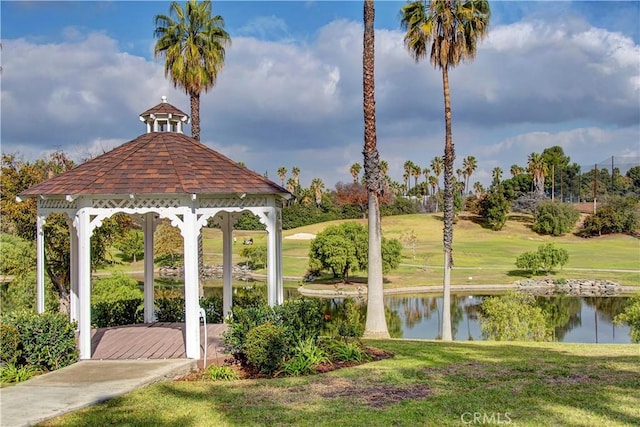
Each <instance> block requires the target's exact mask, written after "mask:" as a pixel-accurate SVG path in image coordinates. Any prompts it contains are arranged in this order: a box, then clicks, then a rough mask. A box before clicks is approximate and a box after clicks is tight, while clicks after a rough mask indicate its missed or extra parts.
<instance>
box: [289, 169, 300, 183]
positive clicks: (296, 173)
mask: <svg viewBox="0 0 640 427" xmlns="http://www.w3.org/2000/svg"><path fill="white" fill-rule="evenodd" d="M291 173H292V174H293V181H294V182H295V183H296V186H298V185H300V168H299V167H297V166H294V167H292V168H291Z"/></svg>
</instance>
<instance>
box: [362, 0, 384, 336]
mask: <svg viewBox="0 0 640 427" xmlns="http://www.w3.org/2000/svg"><path fill="white" fill-rule="evenodd" d="M374 19H375V8H374V4H373V0H365V2H364V37H363V54H362V82H363V84H362V87H363V110H364V152H363V153H362V154H363V155H364V175H365V182H366V185H367V201H368V206H369V220H368V223H369V253H368V261H369V265H368V269H367V283H368V286H367V320H366V323H365V330H364V336H365V337H366V338H389V331H388V329H387V320H386V318H385V314H384V289H383V284H382V233H381V228H380V206H379V201H378V196H379V195H380V194H382V191H383V188H384V187H383V182H382V176H381V174H380V157H379V154H378V149H377V141H376V101H375V81H374V47H375V41H374V25H373V24H374Z"/></svg>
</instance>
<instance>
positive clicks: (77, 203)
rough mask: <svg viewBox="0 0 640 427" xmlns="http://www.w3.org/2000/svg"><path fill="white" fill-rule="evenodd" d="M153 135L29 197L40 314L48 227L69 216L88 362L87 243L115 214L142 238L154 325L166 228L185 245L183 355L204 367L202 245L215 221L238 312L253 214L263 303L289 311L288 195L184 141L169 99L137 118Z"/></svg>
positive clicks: (76, 302)
mask: <svg viewBox="0 0 640 427" xmlns="http://www.w3.org/2000/svg"><path fill="white" fill-rule="evenodd" d="M140 120H141V121H142V122H144V123H145V124H146V130H147V132H146V133H145V134H143V135H141V136H139V137H137V138H135V139H134V140H132V141H129V142H127V143H124V144H122V145H120V146H119V147H117V148H115V149H113V150H111V151H109V152H107V153H105V154H103V155H101V156H99V157H96V158H94V159H92V160H89V161H87V162H85V163H83V164H81V165H79V166H77V167H75V168H73V169H71V170H69V171H67V172H65V173H62V174H60V175H58V176H55V177H53V178H51V179H49V180H47V181H44V182H42V183H40V184H38V185H35V186H33V187H31V188H29V189H27V190H25V191H24V192H23V193H22V194H20V196H19V197H18V198H19V199H24V198H28V197H32V198H36V199H37V209H38V210H37V238H36V247H37V307H38V312H43V311H44V271H45V270H44V269H45V253H44V239H45V236H44V229H43V227H44V224H45V221H46V218H47V216H48V215H49V214H51V213H54V212H58V213H63V214H65V215H66V217H67V219H68V224H69V231H70V234H71V274H70V277H71V293H70V295H71V301H70V312H71V313H70V316H71V320H72V321H77V322H78V334H79V336H78V347H79V351H80V359H90V358H91V252H90V238H91V235H92V233H93V231H94V230H95V229H96V228H97V227H99V226H100V225H101V224H102V221H103V220H104V219H106V218H108V217H110V216H112V215H114V214H115V213H119V212H123V213H126V214H129V215H133V216H134V217H135V218H136V219H137V220H138V221H139V223H140V225H141V226H142V229H143V232H144V321H145V322H147V323H150V322H153V320H154V264H153V253H154V251H153V233H154V230H155V226H156V223H157V221H158V220H159V219H160V218H167V219H169V220H170V221H171V224H172V225H173V226H175V227H178V228H179V229H180V232H181V234H182V237H183V239H184V300H185V308H184V309H185V331H184V336H185V353H186V357H187V358H190V359H199V358H200V313H199V303H198V299H199V295H198V280H199V277H198V264H199V259H198V238H199V234H200V231H201V229H202V227H203V226H204V225H206V224H207V221H208V220H209V219H212V220H213V222H214V223H215V224H216V225H218V226H219V227H220V228H221V230H222V246H223V312H224V314H225V315H226V314H228V313H229V311H230V309H231V305H232V276H231V273H232V241H233V237H232V234H233V225H234V223H235V221H236V219H237V218H238V216H239V215H240V214H241V213H242V212H244V211H249V212H251V213H253V214H254V215H257V216H258V218H259V219H260V221H261V222H262V223H263V224H264V225H265V226H266V231H267V233H268V237H267V300H268V303H269V304H270V305H272V306H273V305H275V304H281V303H282V302H283V288H282V205H283V201H284V200H286V199H288V198H289V197H290V193H289V192H288V191H287V190H285V189H284V188H282V187H281V186H279V185H277V184H275V183H273V182H272V181H270V180H268V179H267V178H265V177H263V176H261V175H260V174H258V173H255V172H253V171H251V170H249V169H247V168H246V167H244V166H242V165H241V164H239V163H237V162H235V161H233V160H231V159H229V158H227V157H225V156H223V155H221V154H220V153H218V152H216V151H214V150H211V149H210V148H208V147H207V146H205V145H204V144H202V143H200V142H199V141H197V140H195V139H193V138H190V137H188V136H186V135H184V134H183V133H182V130H183V124H184V123H188V121H189V119H188V116H187V115H186V114H185V113H183V112H182V111H180V110H179V109H178V108H176V107H174V106H173V105H171V104H169V103H167V99H166V97H162V102H161V103H160V104H158V105H156V106H155V107H153V108H150V109H148V110H147V111H145V112H144V113H142V114H141V115H140Z"/></svg>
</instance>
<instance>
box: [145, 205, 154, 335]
mask: <svg viewBox="0 0 640 427" xmlns="http://www.w3.org/2000/svg"><path fill="white" fill-rule="evenodd" d="M155 228H156V227H155V214H154V213H153V212H149V213H146V214H145V215H144V322H145V323H153V322H154V321H155V301H154V274H153V273H154V271H153V269H154V265H153V232H154V231H155Z"/></svg>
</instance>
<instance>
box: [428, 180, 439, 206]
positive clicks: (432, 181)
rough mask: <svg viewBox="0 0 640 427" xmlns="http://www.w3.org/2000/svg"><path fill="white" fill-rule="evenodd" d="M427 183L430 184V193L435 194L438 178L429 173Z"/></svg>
mask: <svg viewBox="0 0 640 427" xmlns="http://www.w3.org/2000/svg"><path fill="white" fill-rule="evenodd" d="M429 185H430V186H431V195H432V196H433V195H435V194H436V186H437V185H438V178H436V177H435V176H433V175H431V176H429ZM437 211H438V202H436V212H437Z"/></svg>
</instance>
